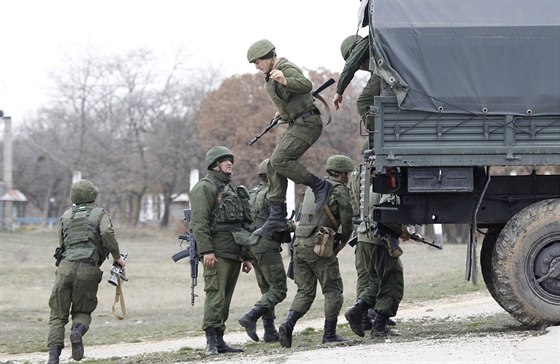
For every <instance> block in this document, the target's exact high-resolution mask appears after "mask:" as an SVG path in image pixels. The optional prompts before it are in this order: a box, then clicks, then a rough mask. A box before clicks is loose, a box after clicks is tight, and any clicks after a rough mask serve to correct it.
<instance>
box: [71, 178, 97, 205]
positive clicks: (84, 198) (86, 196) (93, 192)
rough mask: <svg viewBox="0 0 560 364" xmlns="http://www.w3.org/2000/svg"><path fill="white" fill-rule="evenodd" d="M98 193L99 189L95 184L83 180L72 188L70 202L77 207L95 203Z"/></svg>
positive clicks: (75, 183)
mask: <svg viewBox="0 0 560 364" xmlns="http://www.w3.org/2000/svg"><path fill="white" fill-rule="evenodd" d="M98 192H99V189H98V188H97V187H96V186H95V185H94V184H93V182H91V181H89V180H87V179H82V180H79V181H77V182H74V184H73V185H72V187H71V188H70V200H71V201H72V203H73V204H76V205H81V204H84V203H88V202H94V201H95V199H96V198H97V193H98Z"/></svg>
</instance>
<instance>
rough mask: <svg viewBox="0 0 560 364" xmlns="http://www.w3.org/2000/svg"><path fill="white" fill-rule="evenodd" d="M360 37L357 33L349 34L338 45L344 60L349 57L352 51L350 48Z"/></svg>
mask: <svg viewBox="0 0 560 364" xmlns="http://www.w3.org/2000/svg"><path fill="white" fill-rule="evenodd" d="M361 39H362V37H361V36H359V35H357V34H353V35H350V36H348V37H346V38H345V39H344V40H343V41H342V44H341V45H340V54H342V58H344V60H345V61H346V60H347V59H348V57H350V53H352V49H354V47H355V46H356V44H357V43H358V42H359V41H360V40H361Z"/></svg>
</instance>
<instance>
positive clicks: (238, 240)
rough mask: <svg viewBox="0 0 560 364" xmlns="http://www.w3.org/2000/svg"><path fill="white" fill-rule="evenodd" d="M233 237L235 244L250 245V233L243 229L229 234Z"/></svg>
mask: <svg viewBox="0 0 560 364" xmlns="http://www.w3.org/2000/svg"><path fill="white" fill-rule="evenodd" d="M231 235H233V240H234V241H235V244H237V245H241V246H249V245H252V239H251V235H252V234H251V233H250V232H248V231H247V230H245V229H236V230H233V231H232V232H231Z"/></svg>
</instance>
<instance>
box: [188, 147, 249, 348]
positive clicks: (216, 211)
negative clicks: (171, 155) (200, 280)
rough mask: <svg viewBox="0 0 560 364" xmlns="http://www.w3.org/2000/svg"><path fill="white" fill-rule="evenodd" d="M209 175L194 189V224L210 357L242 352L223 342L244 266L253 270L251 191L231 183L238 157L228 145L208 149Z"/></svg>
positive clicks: (203, 323) (191, 196) (207, 164)
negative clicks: (232, 300)
mask: <svg viewBox="0 0 560 364" xmlns="http://www.w3.org/2000/svg"><path fill="white" fill-rule="evenodd" d="M205 162H206V167H207V169H208V173H207V174H206V176H205V177H204V178H202V179H201V180H200V181H198V183H196V185H194V187H193V188H192V189H191V192H190V195H189V197H190V202H191V210H192V215H191V228H192V231H193V234H194V236H195V238H196V243H197V250H198V253H199V255H200V256H201V260H202V263H203V268H204V292H205V300H204V315H203V318H202V329H203V330H204V332H205V334H206V355H217V354H221V353H233V352H242V351H243V350H242V349H237V348H232V347H230V346H229V345H228V344H226V343H225V341H224V332H225V329H226V326H225V322H226V321H227V319H228V316H229V306H230V303H231V299H232V297H233V291H234V288H235V285H236V283H237V279H238V277H239V272H240V270H243V272H245V273H248V272H249V271H250V270H251V268H252V264H251V262H250V259H251V253H250V250H249V244H250V238H251V232H250V230H249V229H250V225H251V222H252V218H251V209H250V206H249V193H248V191H247V190H246V189H245V187H243V186H235V185H234V184H233V183H232V179H231V174H232V171H233V162H234V156H233V153H232V152H231V150H229V149H228V148H226V147H223V146H216V147H213V148H210V149H209V150H208V152H207V153H206V159H205Z"/></svg>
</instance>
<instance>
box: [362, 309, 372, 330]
mask: <svg viewBox="0 0 560 364" xmlns="http://www.w3.org/2000/svg"><path fill="white" fill-rule="evenodd" d="M368 311H369V310H368ZM372 322H373V320H372V319H370V318H369V315H368V314H367V313H365V312H362V329H363V330H364V332H366V331H369V330H371V328H372V327H373V323H372Z"/></svg>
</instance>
